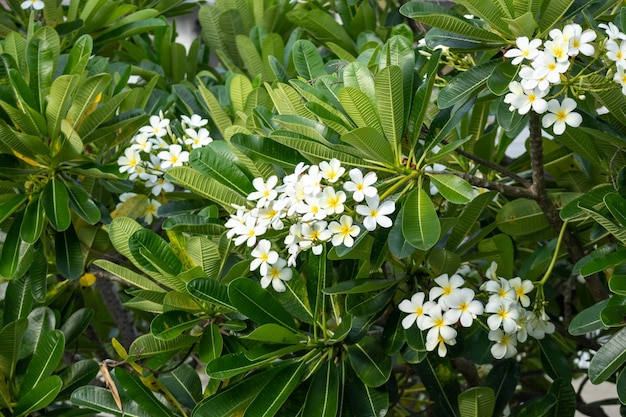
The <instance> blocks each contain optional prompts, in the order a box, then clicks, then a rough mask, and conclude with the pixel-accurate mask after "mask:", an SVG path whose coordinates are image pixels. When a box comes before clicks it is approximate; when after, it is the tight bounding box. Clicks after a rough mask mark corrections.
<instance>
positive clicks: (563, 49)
mask: <svg viewBox="0 0 626 417" xmlns="http://www.w3.org/2000/svg"><path fill="white" fill-rule="evenodd" d="M543 47H544V49H543V50H544V52H545V53H548V54H550V55H551V56H553V57H554V59H556V60H557V61H558V62H563V61H567V60H568V59H569V55H568V52H569V41H568V39H566V38H565V37H564V36H563V34H561V35H560V36H557V37H555V38H554V40H551V41H547V42H546V43H545V44H544V45H543Z"/></svg>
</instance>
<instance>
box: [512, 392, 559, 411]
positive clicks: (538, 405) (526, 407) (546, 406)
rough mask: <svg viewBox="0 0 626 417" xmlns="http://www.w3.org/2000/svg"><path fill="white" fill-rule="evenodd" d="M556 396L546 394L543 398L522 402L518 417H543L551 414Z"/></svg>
mask: <svg viewBox="0 0 626 417" xmlns="http://www.w3.org/2000/svg"><path fill="white" fill-rule="evenodd" d="M556 400H557V398H556V395H554V394H552V393H548V394H547V395H545V396H543V397H538V398H533V399H531V400H529V401H526V402H524V403H523V404H522V405H521V406H520V410H519V412H518V413H517V416H518V417H544V416H547V415H549V414H551V411H552V410H553V409H554V406H555V405H556Z"/></svg>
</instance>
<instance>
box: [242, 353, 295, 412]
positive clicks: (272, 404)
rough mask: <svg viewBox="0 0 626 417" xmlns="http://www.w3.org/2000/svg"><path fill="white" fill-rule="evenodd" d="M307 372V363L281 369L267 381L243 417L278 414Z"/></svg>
mask: <svg viewBox="0 0 626 417" xmlns="http://www.w3.org/2000/svg"><path fill="white" fill-rule="evenodd" d="M305 370H306V362H305V361H302V362H301V363H300V364H293V365H290V366H287V367H286V368H283V369H281V370H280V371H279V372H278V374H276V376H274V377H273V378H272V379H271V380H268V381H267V384H266V385H265V386H264V387H263V389H261V391H260V392H259V395H257V396H256V397H255V398H254V400H252V402H251V403H250V405H249V406H248V407H247V408H246V411H245V412H244V413H243V417H271V416H274V415H275V414H276V412H277V411H278V410H279V409H280V407H281V406H282V405H283V403H284V402H285V401H287V398H288V397H289V395H290V394H291V393H292V392H293V390H295V389H296V387H297V386H298V385H299V384H300V382H301V379H302V377H303V375H304V372H305Z"/></svg>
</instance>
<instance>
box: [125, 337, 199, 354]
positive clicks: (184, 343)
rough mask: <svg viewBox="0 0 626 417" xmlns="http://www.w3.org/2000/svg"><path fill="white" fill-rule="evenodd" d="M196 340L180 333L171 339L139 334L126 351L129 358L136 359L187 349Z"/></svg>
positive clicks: (196, 339)
mask: <svg viewBox="0 0 626 417" xmlns="http://www.w3.org/2000/svg"><path fill="white" fill-rule="evenodd" d="M197 341H198V338H197V337H193V336H188V335H181V336H178V337H176V338H174V339H171V340H161V339H157V338H156V337H155V336H154V335H152V334H145V335H143V336H139V337H138V338H137V339H135V341H134V342H133V343H132V344H131V345H130V349H129V350H128V353H129V355H130V357H129V360H137V358H139V357H142V358H145V357H151V356H156V355H160V354H165V353H171V354H173V353H176V352H178V351H181V350H187V349H189V346H191V345H192V344H194V343H196V342H197Z"/></svg>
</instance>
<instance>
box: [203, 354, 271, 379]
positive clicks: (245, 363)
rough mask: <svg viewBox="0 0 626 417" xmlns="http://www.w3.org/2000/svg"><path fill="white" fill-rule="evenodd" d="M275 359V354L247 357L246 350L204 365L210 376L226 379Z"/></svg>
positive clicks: (223, 356)
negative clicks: (260, 357) (262, 356)
mask: <svg viewBox="0 0 626 417" xmlns="http://www.w3.org/2000/svg"><path fill="white" fill-rule="evenodd" d="M275 360H276V355H270V356H269V357H266V358H262V359H254V360H252V359H248V357H247V356H246V352H237V353H229V354H226V355H222V356H220V357H217V358H215V359H214V360H212V361H211V362H209V363H208V364H207V366H206V374H207V375H208V376H209V377H211V378H217V379H228V378H232V377H234V376H237V375H240V374H242V373H243V372H247V371H250V370H253V369H256V368H260V367H262V366H263V365H266V364H268V363H271V362H273V361H275Z"/></svg>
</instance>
